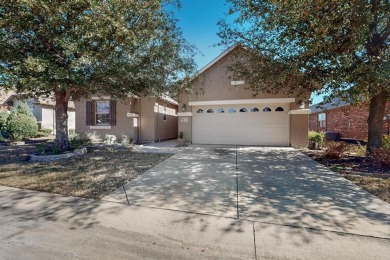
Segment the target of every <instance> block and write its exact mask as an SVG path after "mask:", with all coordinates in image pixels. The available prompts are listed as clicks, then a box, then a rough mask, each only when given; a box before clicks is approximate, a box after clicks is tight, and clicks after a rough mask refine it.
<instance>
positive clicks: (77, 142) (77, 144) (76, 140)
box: [69, 133, 90, 150]
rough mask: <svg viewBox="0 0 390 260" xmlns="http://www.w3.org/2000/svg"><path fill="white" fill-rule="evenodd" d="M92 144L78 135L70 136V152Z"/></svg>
mask: <svg viewBox="0 0 390 260" xmlns="http://www.w3.org/2000/svg"><path fill="white" fill-rule="evenodd" d="M87 144H90V140H89V139H82V138H80V136H79V135H78V134H76V133H75V134H72V135H69V147H70V150H76V149H79V148H81V147H82V146H84V145H87Z"/></svg>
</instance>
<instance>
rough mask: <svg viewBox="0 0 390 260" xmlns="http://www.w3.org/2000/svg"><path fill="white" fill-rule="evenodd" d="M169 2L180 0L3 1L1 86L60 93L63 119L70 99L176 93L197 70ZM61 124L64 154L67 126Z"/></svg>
mask: <svg viewBox="0 0 390 260" xmlns="http://www.w3.org/2000/svg"><path fill="white" fill-rule="evenodd" d="M167 4H177V2H176V1H174V0H172V1H170V0H168V1H160V0H141V1H134V0H110V1H96V0H77V1H60V0H52V1H44V0H24V1H19V0H0V49H1V50H2V51H1V52H0V75H1V77H0V84H2V85H5V86H9V87H14V88H16V89H17V91H18V92H23V93H27V94H34V95H37V96H39V95H51V94H52V93H55V96H56V102H57V105H58V106H57V107H56V111H57V112H59V114H60V115H63V117H62V118H63V119H62V120H65V119H66V111H65V110H66V109H67V105H64V104H62V105H61V104H59V103H61V102H65V101H66V102H67V101H68V100H69V98H70V97H73V98H77V97H81V96H88V95H90V94H92V93H100V94H109V95H111V96H116V97H124V96H125V95H127V94H128V93H129V92H136V93H139V92H144V93H146V94H148V95H160V94H162V93H167V92H171V91H173V90H175V89H177V87H178V86H180V84H179V83H180V79H181V77H182V76H183V75H187V74H189V73H192V72H193V70H194V69H195V65H194V61H193V54H194V49H193V47H192V46H191V45H189V44H188V43H187V42H186V41H185V40H184V38H183V37H182V34H181V31H180V30H179V29H178V28H177V27H176V25H175V19H174V17H173V15H172V14H171V13H170V12H168V11H166V10H167V8H164V6H165V5H167ZM56 126H57V131H56V134H57V135H56V138H57V139H56V142H57V144H58V145H59V143H60V141H61V142H63V143H64V140H66V141H65V143H64V144H63V145H64V146H65V148H64V147H60V148H61V149H66V148H68V143H67V142H68V141H67V139H68V138H67V134H66V133H65V132H66V131H65V130H66V129H64V128H65V127H66V124H64V123H60V124H57V125H56ZM59 131H60V132H59ZM59 139H61V140H59ZM63 145H61V146H63Z"/></svg>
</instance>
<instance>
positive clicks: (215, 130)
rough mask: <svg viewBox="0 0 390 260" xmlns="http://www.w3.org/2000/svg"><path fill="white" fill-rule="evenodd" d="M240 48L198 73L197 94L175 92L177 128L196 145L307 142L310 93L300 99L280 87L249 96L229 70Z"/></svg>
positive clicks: (299, 144) (232, 50)
mask: <svg viewBox="0 0 390 260" xmlns="http://www.w3.org/2000/svg"><path fill="white" fill-rule="evenodd" d="M239 48H240V47H239V46H233V47H232V48H230V49H228V50H226V51H225V52H224V53H222V54H221V55H220V56H218V57H217V58H216V59H214V60H213V61H212V62H211V63H209V64H208V65H206V66H205V67H204V68H203V69H201V70H200V71H199V72H198V73H197V74H196V76H195V77H194V78H193V80H192V83H193V85H194V86H195V89H202V91H201V92H202V93H201V94H182V95H181V96H180V97H179V113H178V119H179V120H178V121H179V123H178V131H179V132H183V134H184V138H185V140H186V141H187V142H192V143H194V144H229V145H265V146H293V147H306V146H307V142H308V128H309V114H310V109H307V108H305V104H308V103H309V102H308V99H309V96H310V93H308V95H307V98H306V99H305V100H304V102H303V103H299V102H298V100H297V99H296V98H295V97H294V96H288V95H286V94H284V93H283V92H282V91H281V92H280V94H277V95H270V94H264V93H260V94H258V95H256V96H253V93H252V91H251V90H249V89H248V88H247V86H246V85H245V82H243V81H242V80H241V79H234V78H231V75H232V74H231V73H229V71H228V69H227V67H228V65H229V64H231V63H232V61H233V54H234V52H235V51H238V50H239Z"/></svg>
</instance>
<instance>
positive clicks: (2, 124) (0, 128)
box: [0, 111, 9, 137]
mask: <svg viewBox="0 0 390 260" xmlns="http://www.w3.org/2000/svg"><path fill="white" fill-rule="evenodd" d="M8 116H9V113H8V112H5V111H0V137H8V134H7V118H8Z"/></svg>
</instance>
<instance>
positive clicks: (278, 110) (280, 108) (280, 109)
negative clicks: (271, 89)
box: [275, 107, 284, 112]
mask: <svg viewBox="0 0 390 260" xmlns="http://www.w3.org/2000/svg"><path fill="white" fill-rule="evenodd" d="M275 111H276V112H283V111H284V109H283V107H277V108H276V109H275Z"/></svg>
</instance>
